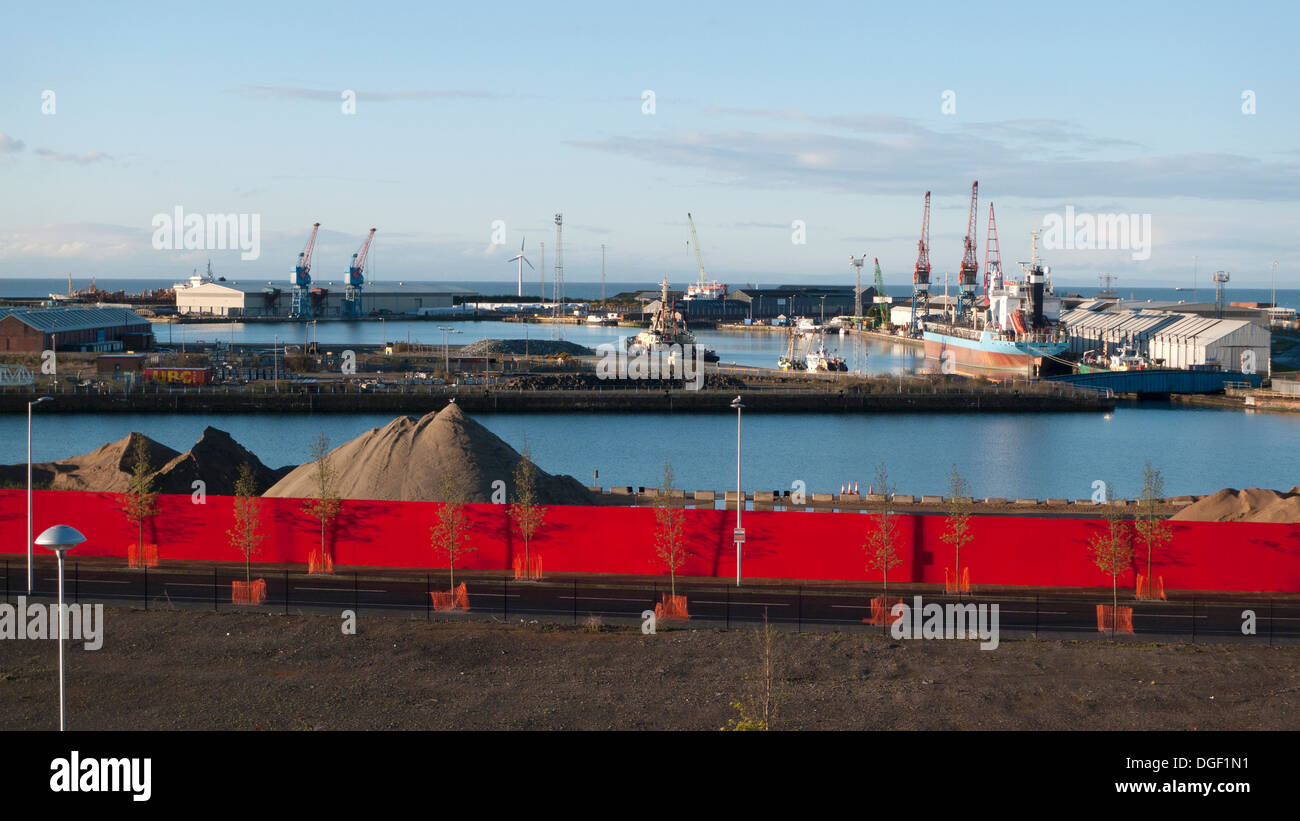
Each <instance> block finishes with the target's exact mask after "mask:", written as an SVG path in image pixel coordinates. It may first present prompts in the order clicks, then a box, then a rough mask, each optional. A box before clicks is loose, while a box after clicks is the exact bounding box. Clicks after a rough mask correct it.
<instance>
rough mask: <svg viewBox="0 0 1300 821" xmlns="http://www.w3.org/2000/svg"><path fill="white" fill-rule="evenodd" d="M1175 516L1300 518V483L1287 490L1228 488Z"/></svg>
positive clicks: (1204, 519)
mask: <svg viewBox="0 0 1300 821" xmlns="http://www.w3.org/2000/svg"><path fill="white" fill-rule="evenodd" d="M1171 518H1173V519H1175V520H1179V521H1184V522H1281V523H1287V522H1300V486H1297V487H1293V488H1291V489H1290V490H1285V491H1278V490H1268V489H1266V488H1257V487H1248V488H1246V489H1245V490H1237V489H1236V488H1225V489H1223V490H1220V491H1219V492H1218V493H1215V494H1214V495H1212V496H1206V497H1205V498H1203V499H1201V500H1200V501H1198V502H1194V503H1192V504H1190V505H1188V506H1187V507H1185V508H1183V509H1182V510H1180V511H1178V512H1177V513H1175V514H1174V515H1173V516H1172V517H1171Z"/></svg>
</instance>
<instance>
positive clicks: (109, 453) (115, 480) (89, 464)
mask: <svg viewBox="0 0 1300 821" xmlns="http://www.w3.org/2000/svg"><path fill="white" fill-rule="evenodd" d="M137 439H143V440H144V443H145V448H146V450H147V452H148V453H149V464H151V465H153V466H154V467H155V468H157V467H159V466H161V465H163V464H166V463H168V462H170V461H172V460H173V459H175V458H176V457H177V456H180V453H178V452H177V451H174V450H172V449H171V448H169V447H167V446H166V445H164V444H162V443H160V442H155V441H154V440H152V439H150V438H149V437H148V436H145V435H144V434H143V433H132V434H131V435H130V436H126V437H124V438H122V439H119V440H117V441H116V442H109V443H108V444H107V445H104V446H102V447H99V448H96V449H95V450H92V451H91V452H90V453H83V454H81V455H80V456H70V457H68V458H67V459H60V460H58V461H57V462H42V463H40V464H34V465H32V484H33V485H34V486H39V487H44V488H50V489H52V490H89V491H94V492H97V493H125V492H126V491H127V487H128V485H129V484H130V481H131V467H132V466H133V465H134V464H135V459H134V457H133V456H132V452H133V451H134V450H135V443H136V440H137ZM0 482H3V483H4V484H5V485H7V486H10V487H19V486H21V487H26V486H27V463H26V462H23V463H22V464H18V465H4V466H3V467H0ZM185 492H186V493H190V492H191V490H190V488H188V487H187V488H186V489H185ZM208 492H209V493H216V492H217V491H215V490H209V491H208Z"/></svg>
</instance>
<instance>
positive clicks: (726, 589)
mask: <svg viewBox="0 0 1300 821" xmlns="http://www.w3.org/2000/svg"><path fill="white" fill-rule="evenodd" d="M722 589H723V590H725V591H727V629H728V630H730V629H731V585H727V586H726V587H724V588H722Z"/></svg>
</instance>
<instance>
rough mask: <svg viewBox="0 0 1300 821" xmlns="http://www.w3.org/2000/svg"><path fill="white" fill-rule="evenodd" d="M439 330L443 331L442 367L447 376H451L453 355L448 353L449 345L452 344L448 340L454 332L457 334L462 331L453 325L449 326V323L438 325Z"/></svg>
mask: <svg viewBox="0 0 1300 821" xmlns="http://www.w3.org/2000/svg"><path fill="white" fill-rule="evenodd" d="M438 330H440V331H442V369H443V371H444V372H446V374H447V376H448V377H450V376H451V356H450V354H449V353H448V346H449V345H450V342H449V341H448V340H449V339H450V337H451V335H452V334H453V333H457V334H458V333H460V331H457V330H454V329H453V328H452V327H451V326H449V325H439V326H438Z"/></svg>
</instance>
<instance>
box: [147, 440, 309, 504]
mask: <svg viewBox="0 0 1300 821" xmlns="http://www.w3.org/2000/svg"><path fill="white" fill-rule="evenodd" d="M245 462H247V463H248V466H249V467H251V468H252V469H253V478H254V479H256V480H257V492H258V493H262V492H264V491H266V489H267V488H269V487H271V486H272V485H274V484H275V483H276V482H278V481H280V479H282V478H284V477H285V476H286V475H287V474H288V473H289V472H290V471H291V470H293V468H294V466H293V465H289V466H287V467H282V468H279V469H278V470H272V469H271V468H269V467H267V466H266V465H264V464H262V460H260V459H258V458H257V457H256V456H254V455H253V452H252V451H250V450H248V449H247V448H245V447H244V446H243V445H241V444H239V443H238V442H236V441H235V440H234V438H233V437H231V435H230V434H229V433H226V432H225V431H224V430H217V429H216V428H214V427H211V426H209V427H207V428H205V429H204V430H203V435H202V436H200V437H199V441H198V442H196V443H195V444H194V447H192V448H190V449H189V450H188V451H186V452H185V453H179V454H177V455H176V456H175V457H174V458H172V459H170V460H169V461H168V462H167V463H166V464H165V465H163V466H162V467H161V468H159V470H158V474H157V476H156V477H155V484H154V486H155V488H156V489H157V491H158V492H159V493H193V492H194V481H195V480H196V479H198V480H202V481H203V483H204V485H205V486H206V487H205V490H206V492H207V493H210V494H213V495H216V496H233V495H234V494H235V482H236V480H238V479H239V466H240V465H242V464H243V463H245ZM154 464H158V463H157V462H155V463H154Z"/></svg>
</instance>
